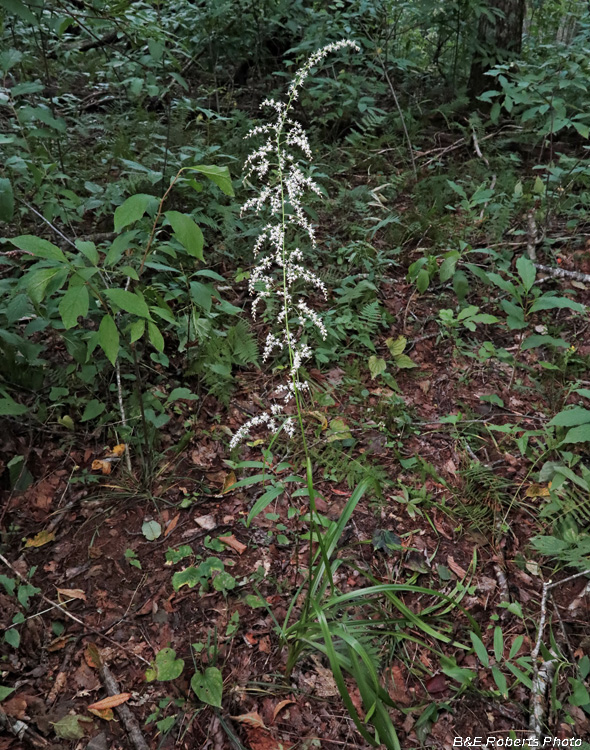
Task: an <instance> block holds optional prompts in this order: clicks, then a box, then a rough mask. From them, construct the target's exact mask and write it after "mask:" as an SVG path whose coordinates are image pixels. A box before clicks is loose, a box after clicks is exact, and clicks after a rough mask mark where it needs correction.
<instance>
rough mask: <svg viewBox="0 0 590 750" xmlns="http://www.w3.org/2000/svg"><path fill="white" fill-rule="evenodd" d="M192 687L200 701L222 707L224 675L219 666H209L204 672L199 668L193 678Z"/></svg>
mask: <svg viewBox="0 0 590 750" xmlns="http://www.w3.org/2000/svg"><path fill="white" fill-rule="evenodd" d="M191 688H192V689H193V690H194V691H195V693H196V695H197V698H198V699H199V700H200V701H202V702H203V703H206V704H207V705H208V706H215V708H221V696H222V694H223V676H222V674H221V672H220V671H219V669H217V667H207V669H206V670H205V672H204V673H202V672H199V670H198V669H197V670H196V672H195V673H194V675H193V677H192V679H191Z"/></svg>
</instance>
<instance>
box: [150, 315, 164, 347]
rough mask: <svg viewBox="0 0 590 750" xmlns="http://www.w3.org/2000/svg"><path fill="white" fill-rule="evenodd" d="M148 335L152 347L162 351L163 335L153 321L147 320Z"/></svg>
mask: <svg viewBox="0 0 590 750" xmlns="http://www.w3.org/2000/svg"><path fill="white" fill-rule="evenodd" d="M148 336H149V337H150V341H151V343H152V346H153V347H154V349H156V350H157V351H159V352H163V351H164V337H163V336H162V334H161V333H160V329H159V328H158V326H157V325H156V324H155V323H152V322H151V321H148Z"/></svg>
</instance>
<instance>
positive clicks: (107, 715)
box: [88, 708, 115, 721]
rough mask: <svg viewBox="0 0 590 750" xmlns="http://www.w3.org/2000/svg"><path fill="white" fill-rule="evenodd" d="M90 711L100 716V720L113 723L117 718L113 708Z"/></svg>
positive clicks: (91, 709)
mask: <svg viewBox="0 0 590 750" xmlns="http://www.w3.org/2000/svg"><path fill="white" fill-rule="evenodd" d="M88 711H89V712H90V713H91V714H94V715H95V716H98V718H99V719H104V720H105V721H112V720H113V719H114V718H115V714H114V713H113V709H112V708H102V709H100V708H89V709H88Z"/></svg>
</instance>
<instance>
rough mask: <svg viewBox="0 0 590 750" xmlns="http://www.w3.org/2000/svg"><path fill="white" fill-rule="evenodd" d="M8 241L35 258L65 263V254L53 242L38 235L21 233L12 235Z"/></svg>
mask: <svg viewBox="0 0 590 750" xmlns="http://www.w3.org/2000/svg"><path fill="white" fill-rule="evenodd" d="M10 241H11V242H12V244H13V245H16V246H17V247H18V248H19V250H24V251H25V252H27V253H31V254H32V255H34V256H36V257H37V258H43V259H44V260H55V261H59V262H61V263H67V259H66V256H65V255H64V254H63V253H62V251H61V250H60V249H59V247H57V246H56V245H54V244H53V242H48V241H47V240H43V239H41V238H40V237H35V236H34V235H33V234H21V235H20V237H14V238H13V239H11V240H10Z"/></svg>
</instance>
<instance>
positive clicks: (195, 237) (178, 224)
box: [165, 211, 204, 260]
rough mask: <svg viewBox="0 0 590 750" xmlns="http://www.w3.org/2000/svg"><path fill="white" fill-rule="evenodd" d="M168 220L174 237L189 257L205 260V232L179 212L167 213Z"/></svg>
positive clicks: (188, 217)
mask: <svg viewBox="0 0 590 750" xmlns="http://www.w3.org/2000/svg"><path fill="white" fill-rule="evenodd" d="M165 216H166V218H167V219H168V221H169V222H170V225H171V226H172V229H173V230H174V236H175V237H176V239H177V240H178V241H179V242H180V244H181V245H182V246H183V247H184V249H185V250H186V251H187V253H188V254H189V255H192V256H193V257H194V258H198V259H199V260H203V244H204V238H203V232H201V229H200V227H199V226H198V225H197V224H195V222H194V221H193V219H191V217H190V216H187V215H186V214H181V213H180V212H179V211H166V213H165Z"/></svg>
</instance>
